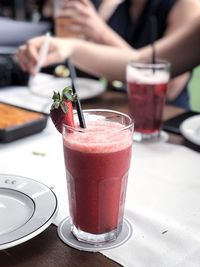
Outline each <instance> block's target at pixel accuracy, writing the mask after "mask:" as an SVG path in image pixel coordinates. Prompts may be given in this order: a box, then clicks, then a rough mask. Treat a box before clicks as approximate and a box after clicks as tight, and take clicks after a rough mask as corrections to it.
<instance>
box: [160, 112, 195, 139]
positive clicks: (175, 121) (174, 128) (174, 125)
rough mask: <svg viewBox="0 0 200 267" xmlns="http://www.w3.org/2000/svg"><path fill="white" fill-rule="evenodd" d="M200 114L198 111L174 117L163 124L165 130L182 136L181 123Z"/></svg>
mask: <svg viewBox="0 0 200 267" xmlns="http://www.w3.org/2000/svg"><path fill="white" fill-rule="evenodd" d="M198 114H200V113H199V112H196V111H191V110H190V111H186V112H184V113H183V114H180V115H178V116H176V117H173V118H172V119H169V120H167V121H165V122H164V124H163V130H165V131H167V132H170V133H175V134H181V132H180V125H181V123H182V122H183V121H184V120H185V119H187V118H189V117H191V116H194V115H198Z"/></svg>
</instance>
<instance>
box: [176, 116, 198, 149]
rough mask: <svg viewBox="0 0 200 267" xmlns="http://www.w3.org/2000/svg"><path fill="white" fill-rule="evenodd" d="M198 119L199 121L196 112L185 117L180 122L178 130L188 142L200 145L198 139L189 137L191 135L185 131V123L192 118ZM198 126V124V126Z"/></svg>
mask: <svg viewBox="0 0 200 267" xmlns="http://www.w3.org/2000/svg"><path fill="white" fill-rule="evenodd" d="M197 118H198V119H199V121H200V114H197V115H194V116H191V117H189V118H187V119H185V120H184V121H183V122H182V123H181V124H180V132H181V134H182V135H183V136H184V137H185V138H186V139H187V140H189V141H190V142H192V143H193V144H195V145H198V146H200V141H197V140H196V139H195V138H193V136H192V138H191V135H188V134H187V132H186V124H187V123H188V122H190V121H193V120H196V119H197ZM199 127H200V126H199Z"/></svg>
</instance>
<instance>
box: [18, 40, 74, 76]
mask: <svg viewBox="0 0 200 267" xmlns="http://www.w3.org/2000/svg"><path fill="white" fill-rule="evenodd" d="M45 38H46V37H45V36H42V37H36V38H33V39H31V40H29V41H28V42H27V43H26V44H25V45H22V46H20V47H19V48H18V51H17V55H16V56H17V60H18V63H19V65H20V66H21V68H22V69H23V71H26V72H29V73H30V74H32V75H35V74H36V73H35V72H36V70H35V68H36V65H37V62H38V58H39V51H40V49H41V46H42V45H43V43H44V41H45ZM72 51H73V39H65V38H55V37H49V50H48V55H47V57H46V60H45V61H44V63H43V66H42V67H45V66H48V65H51V64H55V63H60V62H63V61H64V60H65V59H66V58H67V57H69V56H70V55H71V53H72Z"/></svg>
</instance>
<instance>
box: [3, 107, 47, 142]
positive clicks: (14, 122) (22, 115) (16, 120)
mask: <svg viewBox="0 0 200 267" xmlns="http://www.w3.org/2000/svg"><path fill="white" fill-rule="evenodd" d="M47 119H48V115H47V114H44V113H42V112H37V111H33V110H30V109H26V108H21V107H18V106H15V105H11V104H7V103H2V102H0V142H1V143H7V142H11V141H14V140H17V139H20V138H23V137H25V136H29V135H32V134H35V133H39V132H41V131H42V130H43V129H44V128H45V127H46V125H47Z"/></svg>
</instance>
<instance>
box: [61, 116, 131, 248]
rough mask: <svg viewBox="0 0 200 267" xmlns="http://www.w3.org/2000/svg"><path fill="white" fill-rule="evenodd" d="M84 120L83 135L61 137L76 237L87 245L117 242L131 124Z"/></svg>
mask: <svg viewBox="0 0 200 267" xmlns="http://www.w3.org/2000/svg"><path fill="white" fill-rule="evenodd" d="M119 114H120V113H119ZM119 114H118V113H117V115H118V116H119ZM106 116H107V117H109V116H111V117H112V116H113V114H112V113H110V112H107V115H106ZM114 116H115V118H117V117H116V114H115V115H114ZM120 116H121V115H120ZM88 117H90V119H91V117H93V118H92V120H90V119H89V120H88ZM98 117H99V118H98ZM85 118H86V124H87V129H86V130H84V132H82V131H72V132H68V133H66V134H65V133H64V134H63V144H64V158H65V166H66V172H67V185H68V194H69V206H70V215H71V219H72V223H73V229H72V231H73V233H74V234H75V236H76V237H77V238H78V239H79V240H83V241H85V242H89V243H95V242H97V243H98V242H106V241H109V240H113V239H116V237H117V235H118V234H119V232H120V231H121V227H122V220H123V212H124V203H125V195H126V185H127V178H128V171H129V166H130V160H131V153H132V124H131V121H129V125H128V126H127V125H126V126H125V125H122V124H121V123H119V122H116V121H111V120H109V119H107V120H106V119H105V117H103V116H102V115H98V116H97V114H96V115H91V116H89V114H88V115H86V116H85ZM93 119H94V120H93ZM126 120H127V118H126ZM129 120H130V119H129ZM125 127H127V128H126V129H123V128H125Z"/></svg>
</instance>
